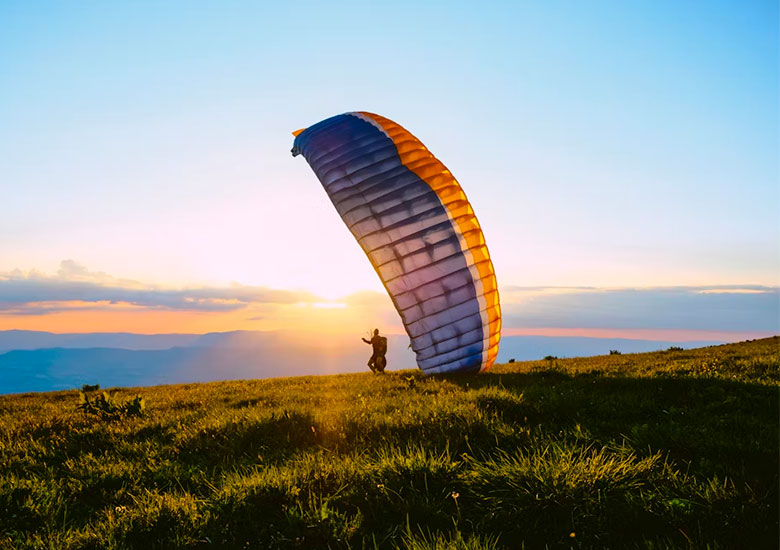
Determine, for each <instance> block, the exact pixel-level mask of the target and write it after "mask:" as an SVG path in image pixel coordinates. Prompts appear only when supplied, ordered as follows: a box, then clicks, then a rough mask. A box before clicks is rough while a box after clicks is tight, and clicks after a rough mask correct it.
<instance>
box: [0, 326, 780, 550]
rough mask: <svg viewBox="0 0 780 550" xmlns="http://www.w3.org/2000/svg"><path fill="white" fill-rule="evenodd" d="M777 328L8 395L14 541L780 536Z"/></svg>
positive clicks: (1, 500)
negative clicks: (533, 353) (83, 400)
mask: <svg viewBox="0 0 780 550" xmlns="http://www.w3.org/2000/svg"><path fill="white" fill-rule="evenodd" d="M779 365H780V341H779V340H778V339H777V338H771V339H765V340H758V341H753V342H746V343H741V344H732V345H726V346H717V347H711V348H704V349H699V350H688V351H679V350H675V351H666V352H657V353H648V354H637V355H609V356H601V357H593V358H575V359H550V360H542V361H535V362H525V363H513V364H511V365H499V366H497V367H495V368H494V369H493V370H492V371H491V372H490V373H489V374H487V375H482V376H476V377H474V376H472V377H456V376H452V377H423V376H422V375H421V374H420V373H418V372H415V371H404V372H391V373H387V374H385V375H372V374H371V373H366V374H357V375H341V376H323V377H304V378H288V379H275V380H252V381H236V382H220V383H212V384H190V385H180V386H158V387H151V388H135V389H132V390H129V389H119V390H114V391H113V393H114V394H115V396H116V398H117V399H119V400H120V401H126V400H129V399H132V398H133V397H135V396H136V395H140V396H141V397H142V398H144V399H145V404H146V406H145V409H144V410H143V413H142V416H140V417H135V416H126V417H116V418H113V417H101V416H99V415H94V414H88V413H87V412H85V411H82V410H79V409H78V408H77V407H78V404H79V395H78V392H77V391H75V390H74V391H64V392H54V393H46V394H24V395H12V396H0V548H57V549H60V548H62V549H75V548H85V549H86V548H93V549H104V548H105V549H112V548H138V549H144V550H150V549H153V548H190V547H194V548H361V549H362V548H366V549H374V548H391V549H392V548H402V549H409V550H423V549H442V550H443V549H466V548H470V549H492V548H529V549H533V548H776V547H777V546H776V545H777V541H778V498H779V496H780V495H778V469H779V465H778V437H779V436H778V412H779V409H778V386H779V385H780V375H779V373H778V368H779Z"/></svg>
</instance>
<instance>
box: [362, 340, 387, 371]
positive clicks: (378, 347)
mask: <svg viewBox="0 0 780 550" xmlns="http://www.w3.org/2000/svg"><path fill="white" fill-rule="evenodd" d="M363 341H364V342H365V343H366V344H371V347H372V348H373V349H374V353H373V355H371V359H369V360H368V367H369V368H370V369H371V370H372V371H373V372H384V371H385V367H386V366H387V359H386V358H385V355H386V354H387V338H385V337H384V336H379V335H378V334H377V335H375V336H372V337H371V340H366V339H365V338H363Z"/></svg>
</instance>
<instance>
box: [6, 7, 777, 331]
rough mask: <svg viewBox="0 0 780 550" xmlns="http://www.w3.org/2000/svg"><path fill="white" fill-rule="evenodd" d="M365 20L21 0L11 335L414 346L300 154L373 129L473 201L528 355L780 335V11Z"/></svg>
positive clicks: (11, 156)
mask: <svg viewBox="0 0 780 550" xmlns="http://www.w3.org/2000/svg"><path fill="white" fill-rule="evenodd" d="M365 4H366V3H364V2H355V3H348V2H340V3H334V2H319V3H315V2H311V3H306V2H294V3H293V2H288V3H282V2H280V3H273V4H271V3H264V2H260V3H238V2H196V3H192V2H165V3H159V2H127V3H97V2H94V3H92V2H78V3H75V2H74V3H62V2H50V3H48V2H35V3H33V2H2V3H0V330H5V329H14V328H18V329H30V330H49V331H54V332H88V331H131V332H144V333H155V332H208V331H226V330H235V329H256V330H288V329H290V330H292V329H295V330H318V331H355V330H359V331H361V332H365V330H367V329H368V328H370V327H371V326H373V325H379V326H382V327H383V328H384V329H385V330H387V331H388V332H391V333H392V332H395V333H402V332H403V328H402V327H401V323H400V319H399V318H398V316H397V315H396V314H395V312H394V311H393V308H392V304H391V303H390V300H389V299H388V298H387V297H386V296H385V294H384V291H383V289H382V286H381V283H380V282H379V279H378V277H377V276H376V274H375V273H374V271H373V269H372V267H371V266H370V264H369V262H368V261H367V260H366V258H365V256H364V255H363V253H362V251H361V250H360V248H359V246H358V245H357V244H356V243H355V241H354V239H353V238H352V236H351V235H350V233H349V231H348V230H347V228H346V227H345V226H344V224H343V223H342V222H341V220H340V219H339V217H338V215H337V213H336V212H335V210H334V209H333V206H332V205H331V204H330V202H329V200H328V198H327V196H326V194H325V193H324V191H323V190H322V188H321V186H320V184H319V182H318V181H317V179H316V177H315V176H314V174H313V173H312V171H311V170H310V168H309V167H308V165H307V164H306V162H305V160H303V159H302V158H296V159H294V158H292V157H291V156H290V153H289V150H290V147H291V145H292V140H293V138H292V136H291V134H290V132H291V131H292V130H295V129H298V128H302V127H306V126H310V125H312V124H313V123H315V122H317V121H319V120H322V119H324V118H327V117H329V116H331V115H334V114H337V113H341V112H346V111H354V110H366V111H372V112H377V113H381V114H383V115H385V116H387V117H389V118H392V119H393V120H396V121H397V122H399V123H401V124H403V125H404V126H405V127H406V128H407V129H409V130H410V131H411V132H412V133H414V134H415V135H417V136H418V137H419V138H420V139H421V140H422V141H423V142H424V143H425V144H426V145H427V146H428V147H429V148H430V149H431V150H432V151H433V152H434V153H435V154H436V155H437V157H439V159H441V160H442V162H444V163H445V164H446V165H447V166H448V168H449V169H450V170H451V171H452V172H453V173H454V174H455V176H456V177H457V178H458V179H459V181H460V183H461V185H462V186H463V189H464V190H465V191H466V193H467V194H468V196H469V199H470V200H471V202H472V204H473V206H474V210H475V212H476V213H477V216H478V217H479V220H480V223H481V224H482V227H483V229H484V232H485V237H486V239H487V243H488V246H489V248H490V251H491V254H492V257H493V262H494V265H495V270H496V275H497V278H498V282H499V285H500V287H501V298H502V305H503V308H504V315H505V325H504V326H505V334H528V333H534V334H546V332H545V331H548V332H550V334H585V335H599V334H603V335H613V336H614V335H628V336H630V335H634V336H637V337H640V336H648V335H651V336H652V335H655V336H659V337H660V335H665V336H669V335H672V336H674V338H669V339H671V340H674V339H675V338H676V339H679V340H684V339H686V338H687V339H690V340H695V339H704V338H701V336H702V335H704V334H705V333H706V334H707V335H710V336H711V335H715V334H719V335H726V336H728V338H734V339H738V338H737V336H739V337H740V338H741V337H750V336H751V335H756V336H758V335H764V334H772V333H777V332H778V315H780V306H779V305H778V304H780V294H779V293H778V285H780V280H778V279H779V278H780V224H778V220H779V219H780V206H779V205H780V185H778V179H779V178H780V174H779V173H778V149H779V147H780V143H779V141H778V125H779V124H780V120H779V118H780V115H779V112H778V99H777V98H778V95H780V90H779V87H778V66H779V64H780V58H779V56H778V5H777V2H775V1H765V2H763V1H757V2H749V3H741V2H691V3H679V2H652V3H650V2H647V3H641V4H638V3H626V2H595V3H569V2H535V3H530V2H529V3H524V2H506V3H500V2H494V3H479V4H477V3H473V2H471V3H465V2H464V3H458V2H451V3H450V2H446V3H444V2H395V3H381V4H380V3H377V5H374V6H367V5H365ZM477 6H478V7H477ZM577 331H580V332H577ZM583 331H584V332H583ZM664 331H665V332H664ZM728 338H726V337H725V336H724V338H723V339H728Z"/></svg>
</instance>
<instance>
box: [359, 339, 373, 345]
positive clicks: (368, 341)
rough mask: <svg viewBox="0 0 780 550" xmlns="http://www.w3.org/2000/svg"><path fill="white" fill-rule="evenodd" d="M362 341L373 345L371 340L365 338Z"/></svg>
mask: <svg viewBox="0 0 780 550" xmlns="http://www.w3.org/2000/svg"><path fill="white" fill-rule="evenodd" d="M361 340H363V341H364V342H365V343H366V344H369V345H371V341H370V340H366V339H365V338H361Z"/></svg>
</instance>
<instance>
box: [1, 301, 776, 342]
mask: <svg viewBox="0 0 780 550" xmlns="http://www.w3.org/2000/svg"><path fill="white" fill-rule="evenodd" d="M69 305H70V306H71V307H70V308H66V309H65V310H63V311H58V312H53V313H47V314H42V315H34V314H32V315H1V314H0V330H13V329H17V330H31V331H46V332H53V333H88V332H132V333H138V334H171V333H187V334H204V333H207V332H227V331H233V330H256V331H300V332H308V333H318V334H345V333H353V334H363V333H364V332H366V331H367V330H368V325H367V324H366V321H365V320H366V319H377V318H379V317H380V315H379V314H378V313H377V310H376V309H374V308H371V307H367V306H350V305H348V304H344V303H336V304H332V305H331V304H328V303H319V302H318V303H312V304H305V303H301V304H289V305H274V306H268V308H267V310H266V311H264V312H259V313H258V312H252V311H251V310H247V309H240V310H236V311H227V312H191V311H171V310H155V309H149V308H144V307H138V306H133V305H129V304H111V305H110V306H106V305H104V304H97V305H96V304H89V306H91V307H88V306H84V305H83V304H81V303H69ZM382 313H383V315H381V317H382V318H383V319H384V321H379V322H377V321H374V324H377V325H378V326H379V327H380V328H381V331H382V333H384V334H397V335H403V334H405V333H404V329H403V327H402V325H401V322H400V318H399V319H398V320H397V321H395V323H393V322H392V321H391V319H392V318H393V314H394V312H388V311H383V312H382ZM372 326H373V325H372ZM773 335H774V334H773V333H772V332H766V331H716V330H691V329H639V328H577V327H563V328H561V327H532V328H511V327H506V328H504V329H503V330H502V336H503V337H508V336H550V337H570V338H571V337H580V338H627V339H635V340H656V341H668V342H693V341H723V342H736V341H741V340H750V339H755V338H766V337H769V336H773Z"/></svg>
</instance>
